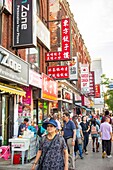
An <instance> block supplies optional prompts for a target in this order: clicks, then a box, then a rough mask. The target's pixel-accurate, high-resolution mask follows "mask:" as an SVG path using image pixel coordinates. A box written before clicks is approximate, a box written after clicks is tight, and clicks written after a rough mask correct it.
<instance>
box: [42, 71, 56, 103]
mask: <svg viewBox="0 0 113 170" xmlns="http://www.w3.org/2000/svg"><path fill="white" fill-rule="evenodd" d="M57 96H58V85H57V82H56V81H54V80H53V79H52V78H50V77H49V76H47V75H46V74H44V73H42V98H43V99H45V100H51V101H55V100H57Z"/></svg>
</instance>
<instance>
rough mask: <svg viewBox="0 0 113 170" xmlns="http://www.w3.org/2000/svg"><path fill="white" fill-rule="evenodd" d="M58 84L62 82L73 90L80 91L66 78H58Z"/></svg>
mask: <svg viewBox="0 0 113 170" xmlns="http://www.w3.org/2000/svg"><path fill="white" fill-rule="evenodd" d="M58 84H63V85H65V86H67V87H69V88H70V89H71V90H72V91H73V92H76V93H80V91H79V90H78V89H77V88H76V87H74V85H73V84H71V83H69V82H68V81H67V80H60V81H58Z"/></svg>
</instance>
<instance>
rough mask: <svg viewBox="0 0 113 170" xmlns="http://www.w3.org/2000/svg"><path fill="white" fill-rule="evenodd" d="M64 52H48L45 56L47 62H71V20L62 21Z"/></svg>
mask: <svg viewBox="0 0 113 170" xmlns="http://www.w3.org/2000/svg"><path fill="white" fill-rule="evenodd" d="M61 25H62V51H58V52H48V53H46V55H45V61H48V62H53V61H65V60H70V59H71V56H70V52H71V50H70V20H69V18H66V19H62V22H61Z"/></svg>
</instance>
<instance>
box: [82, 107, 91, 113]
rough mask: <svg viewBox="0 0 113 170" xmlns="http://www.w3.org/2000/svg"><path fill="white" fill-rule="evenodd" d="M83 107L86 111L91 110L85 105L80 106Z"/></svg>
mask: <svg viewBox="0 0 113 170" xmlns="http://www.w3.org/2000/svg"><path fill="white" fill-rule="evenodd" d="M81 107H82V108H83V109H85V110H86V111H88V112H90V111H91V109H89V108H87V107H85V106H81Z"/></svg>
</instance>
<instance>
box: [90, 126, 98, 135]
mask: <svg viewBox="0 0 113 170" xmlns="http://www.w3.org/2000/svg"><path fill="white" fill-rule="evenodd" d="M96 134H98V131H97V126H94V125H92V126H91V135H96Z"/></svg>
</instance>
